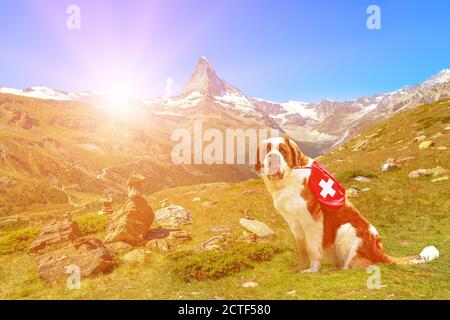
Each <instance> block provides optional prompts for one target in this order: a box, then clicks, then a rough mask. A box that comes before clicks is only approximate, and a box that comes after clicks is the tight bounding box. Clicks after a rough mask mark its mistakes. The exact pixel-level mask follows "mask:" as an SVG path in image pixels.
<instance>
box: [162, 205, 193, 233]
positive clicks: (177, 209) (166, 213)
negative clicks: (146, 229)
mask: <svg viewBox="0 0 450 320" xmlns="http://www.w3.org/2000/svg"><path fill="white" fill-rule="evenodd" d="M156 220H157V221H158V222H159V223H160V224H161V225H163V226H168V227H172V228H174V227H178V226H180V225H186V224H191V223H192V215H191V213H190V211H189V210H187V209H185V208H183V207H181V206H177V205H174V204H171V205H169V206H167V207H165V208H161V209H159V210H158V211H156Z"/></svg>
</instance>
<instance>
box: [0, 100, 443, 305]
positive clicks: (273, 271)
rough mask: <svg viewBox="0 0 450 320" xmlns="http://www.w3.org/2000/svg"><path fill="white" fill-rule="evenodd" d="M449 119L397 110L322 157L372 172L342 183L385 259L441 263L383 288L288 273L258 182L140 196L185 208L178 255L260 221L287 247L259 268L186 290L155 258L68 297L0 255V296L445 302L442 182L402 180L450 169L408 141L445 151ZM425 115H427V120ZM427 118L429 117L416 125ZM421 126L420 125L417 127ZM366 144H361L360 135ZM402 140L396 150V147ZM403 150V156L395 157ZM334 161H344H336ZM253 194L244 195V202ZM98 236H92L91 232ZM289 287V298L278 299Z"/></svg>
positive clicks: (403, 270)
mask: <svg viewBox="0 0 450 320" xmlns="http://www.w3.org/2000/svg"><path fill="white" fill-rule="evenodd" d="M449 113H450V103H449V101H447V102H441V103H434V104H432V105H426V106H421V107H418V108H415V109H414V110H410V111H407V112H403V113H399V114H397V115H396V116H395V117H394V118H392V119H391V120H389V121H388V122H386V123H385V124H381V125H379V126H377V127H374V128H372V129H370V130H369V131H367V132H365V133H364V134H361V135H359V136H357V137H355V138H354V139H353V140H351V141H349V142H348V143H347V144H346V145H345V146H344V147H341V148H339V149H337V150H335V151H333V152H331V153H330V154H328V155H326V156H324V157H322V158H321V159H320V161H321V162H322V163H324V164H325V165H326V166H327V167H328V168H329V169H330V170H331V171H332V172H334V173H336V175H338V176H342V177H345V176H349V175H351V174H352V170H358V169H360V170H364V171H365V172H368V173H375V174H376V175H377V177H376V178H373V180H372V182H371V183H369V184H362V183H358V182H355V181H352V180H350V181H348V182H345V181H344V184H345V185H346V187H350V186H353V185H356V186H360V187H369V188H370V191H368V192H364V193H362V194H361V196H360V197H358V198H353V199H352V201H353V202H354V203H355V204H356V206H357V207H358V208H360V210H361V211H362V212H363V214H364V215H365V216H366V217H367V218H368V219H369V220H370V221H371V222H372V223H373V224H374V225H375V226H376V227H377V229H378V231H379V232H380V234H381V236H382V239H383V244H384V247H385V248H386V251H387V252H388V253H389V254H391V255H394V256H403V255H409V254H416V253H418V252H419V251H420V250H421V249H422V248H423V247H424V246H426V245H431V244H432V245H435V246H437V247H438V248H439V249H440V251H441V257H440V258H439V259H438V260H436V261H433V262H432V263H430V264H426V265H417V266H381V270H382V273H381V277H382V279H381V282H382V288H381V289H379V290H369V289H367V286H366V281H367V278H368V274H367V273H366V272H365V271H364V270H350V271H334V270H333V267H332V266H331V265H328V264H326V265H325V266H324V267H323V269H322V271H321V272H320V273H318V274H301V273H294V272H292V271H291V270H290V268H291V266H293V265H294V264H295V262H296V258H297V256H296V253H295V246H294V242H293V239H292V238H291V235H290V233H289V231H288V229H287V227H286V224H285V223H284V222H283V221H282V219H281V218H280V217H279V216H278V215H277V213H276V212H275V210H274V209H273V207H272V204H271V199H270V197H269V195H268V194H267V192H266V191H265V188H264V186H263V184H262V182H261V181H260V180H250V181H248V182H245V183H240V184H221V183H219V184H209V185H199V186H194V187H179V188H175V189H167V190H164V191H161V192H158V193H155V194H153V195H151V196H149V197H148V200H149V202H150V204H151V205H152V207H154V208H158V207H159V206H160V204H161V202H162V201H163V200H164V199H166V198H168V201H169V202H170V203H176V204H180V205H182V206H185V207H186V208H188V209H190V210H191V211H192V214H193V219H194V223H193V225H192V226H188V227H186V230H188V231H189V232H190V233H191V234H192V235H193V237H194V240H193V241H192V242H191V243H189V244H186V245H183V246H181V247H180V248H191V247H194V248H198V247H199V245H200V244H201V242H202V241H204V240H206V239H208V238H209V237H210V236H212V235H213V234H212V232H211V231H210V229H211V227H213V226H219V225H232V226H233V233H234V234H235V235H237V234H239V233H240V232H242V229H241V228H240V226H239V223H238V219H239V218H240V217H242V216H244V210H249V215H250V216H251V217H254V218H257V219H259V220H261V221H264V222H266V223H267V224H268V225H269V226H270V227H272V228H273V229H274V230H275V231H276V232H277V234H278V238H277V239H276V240H275V241H277V242H279V243H281V244H283V245H287V246H288V250H287V251H285V252H284V253H282V254H280V255H278V256H276V257H275V258H274V259H273V260H272V261H270V262H264V263H260V264H258V265H257V266H256V268H255V269H253V270H247V271H243V272H240V273H238V274H235V275H232V276H228V277H225V278H222V279H220V280H216V281H206V282H193V283H191V284H185V283H183V282H181V281H179V280H178V279H175V278H174V277H173V275H172V274H171V273H170V272H169V271H168V265H167V264H168V262H167V259H165V256H164V255H163V254H159V253H154V254H152V255H151V258H150V261H149V262H148V263H146V264H145V265H144V266H132V265H121V266H119V267H118V268H117V269H116V270H115V271H114V272H113V273H112V274H110V275H106V276H101V277H99V278H97V279H87V280H83V282H82V289H81V290H75V291H68V290H67V289H65V285H64V284H63V283H62V284H61V285H59V286H56V287H52V286H50V285H48V284H45V283H44V282H42V281H40V280H39V278H38V276H37V272H36V267H35V265H34V264H33V263H32V262H31V260H30V258H29V257H28V256H26V255H25V254H22V253H17V254H14V255H9V256H0V298H8V299H21V298H32V299H36V298H38V299H41V298H70V299H72V298H75V299H86V298H88V299H92V298H93V299H100V298H101V299H114V298H125V299H180V298H186V299H213V298H215V297H217V296H218V297H223V298H226V299H246V298H247V299H449V297H450V286H449V283H448V279H449V277H450V272H449V270H450V258H449V254H450V252H449V251H450V250H449V240H450V238H449V231H450V220H449V217H448V213H449V209H450V200H449V194H448V190H449V188H448V186H449V182H448V181H444V182H431V181H430V180H431V178H418V179H409V178H408V173H409V172H410V171H412V170H415V169H417V168H432V167H435V166H438V165H439V166H441V167H444V168H450V160H449V150H446V151H438V150H437V149H436V148H433V149H427V150H420V151H419V149H418V143H412V142H410V141H411V140H412V139H413V138H414V137H415V136H418V135H422V134H423V135H426V136H427V137H430V136H433V135H435V134H436V133H438V132H442V134H443V135H441V136H440V137H437V138H435V139H433V140H435V141H436V142H437V144H436V146H447V147H448V146H449V140H450V131H449V130H445V129H444V128H445V127H446V126H448V125H449V124H445V121H448V119H447V120H445V119H444V118H443V117H445V116H448V114H449ZM430 117H431V118H430ZM422 119H428V120H422ZM424 123H425V127H426V126H428V125H429V126H428V127H426V128H423V127H424ZM368 137H369V138H368ZM361 139H368V140H369V144H368V148H367V149H366V150H364V151H356V152H353V151H351V149H352V146H353V145H355V144H356V143H358V142H359V141H360V140H361ZM400 140H403V141H402V142H400V143H398V141H400ZM404 147H407V148H405V149H403V148H404ZM400 149H402V150H400ZM409 155H412V156H414V157H415V159H414V160H411V161H409V162H405V163H404V164H402V168H401V169H400V170H398V171H395V172H390V173H379V172H377V170H378V167H379V165H380V164H381V163H382V162H383V161H384V160H386V159H387V158H389V157H395V158H399V157H402V156H409ZM336 160H343V161H336ZM247 190H253V191H254V192H253V193H252V194H250V195H243V194H242V193H243V192H244V191H247ZM194 197H201V199H202V202H203V201H211V200H217V201H218V203H217V204H216V205H214V206H212V207H203V206H202V204H201V202H192V201H191V200H192V198H194ZM99 236H101V234H100V235H99ZM241 278H246V279H254V280H255V281H256V282H258V283H259V286H258V287H257V288H254V289H245V288H242V287H241V286H240V282H239V280H240V279H241ZM292 290H296V293H295V294H294V295H288V294H287V292H289V291H292Z"/></svg>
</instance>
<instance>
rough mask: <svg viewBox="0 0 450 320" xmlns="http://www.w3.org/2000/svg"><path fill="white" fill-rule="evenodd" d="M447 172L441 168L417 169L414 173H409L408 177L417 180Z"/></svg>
mask: <svg viewBox="0 0 450 320" xmlns="http://www.w3.org/2000/svg"><path fill="white" fill-rule="evenodd" d="M447 172H449V170H448V169H444V168H441V167H436V168H432V169H417V170H414V171H411V172H410V173H409V175H408V177H409V178H411V179H414V178H418V177H420V176H434V177H436V176H439V175H441V174H444V173H447Z"/></svg>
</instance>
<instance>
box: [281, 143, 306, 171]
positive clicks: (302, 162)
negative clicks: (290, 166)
mask: <svg viewBox="0 0 450 320" xmlns="http://www.w3.org/2000/svg"><path fill="white" fill-rule="evenodd" d="M284 142H285V143H286V145H287V146H288V147H289V149H290V150H291V155H292V159H293V162H294V167H304V166H306V165H307V164H308V159H307V158H306V156H305V155H304V154H303V153H302V152H301V151H300V148H299V147H298V146H297V144H296V143H295V142H294V141H293V140H292V139H291V138H289V136H287V135H285V136H284Z"/></svg>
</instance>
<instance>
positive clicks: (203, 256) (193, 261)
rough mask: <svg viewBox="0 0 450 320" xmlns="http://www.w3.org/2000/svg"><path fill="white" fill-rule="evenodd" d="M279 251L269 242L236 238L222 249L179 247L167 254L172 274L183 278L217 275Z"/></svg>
mask: <svg viewBox="0 0 450 320" xmlns="http://www.w3.org/2000/svg"><path fill="white" fill-rule="evenodd" d="M281 251H282V248H280V247H279V246H275V245H273V244H272V243H266V242H263V243H257V244H246V243H243V242H236V243H233V244H231V245H230V246H229V247H228V248H227V249H226V250H223V251H216V250H211V251H202V252H198V253H196V252H193V251H182V252H177V253H174V254H171V255H169V256H168V257H169V260H170V261H171V268H172V271H173V272H174V274H175V275H176V276H177V277H179V278H180V279H181V280H183V281H185V282H190V281H192V280H200V281H201V280H207V279H218V278H221V277H225V276H227V275H231V274H233V273H236V272H239V271H242V270H245V269H248V268H253V267H254V263H255V262H260V261H269V260H271V259H272V257H273V256H274V255H276V254H278V253H280V252H281Z"/></svg>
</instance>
